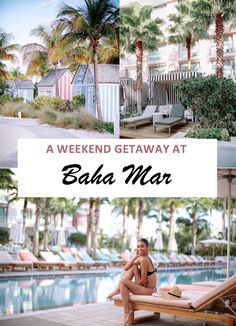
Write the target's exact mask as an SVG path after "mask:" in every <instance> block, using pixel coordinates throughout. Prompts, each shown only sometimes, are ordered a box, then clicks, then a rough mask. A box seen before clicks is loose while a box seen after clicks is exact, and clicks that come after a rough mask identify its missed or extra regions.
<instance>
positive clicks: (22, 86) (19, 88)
mask: <svg viewBox="0 0 236 326" xmlns="http://www.w3.org/2000/svg"><path fill="white" fill-rule="evenodd" d="M6 87H7V89H6V92H5V94H9V95H11V96H13V97H23V98H24V102H32V101H33V98H34V84H33V82H32V80H7V81H6Z"/></svg>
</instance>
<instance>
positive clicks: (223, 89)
mask: <svg viewBox="0 0 236 326" xmlns="http://www.w3.org/2000/svg"><path fill="white" fill-rule="evenodd" d="M176 89H177V93H178V97H179V99H180V101H181V103H182V104H183V105H184V106H185V107H188V108H190V109H191V110H192V111H193V112H194V115H195V116H196V117H197V120H198V125H199V126H200V127H203V128H219V129H226V130H227V131H228V133H229V136H232V135H235V134H236V85H235V83H234V82H233V81H232V80H231V79H227V78H217V76H215V75H211V76H198V77H194V78H189V79H186V80H183V81H181V82H180V83H178V85H176ZM220 133H221V132H220ZM221 134H222V133H221ZM225 136H226V135H225ZM225 136H224V137H225Z"/></svg>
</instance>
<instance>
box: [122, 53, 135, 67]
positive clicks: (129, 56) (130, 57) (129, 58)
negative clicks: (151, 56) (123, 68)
mask: <svg viewBox="0 0 236 326" xmlns="http://www.w3.org/2000/svg"><path fill="white" fill-rule="evenodd" d="M124 60H125V64H126V65H135V63H136V56H135V54H134V53H126V54H125V58H124Z"/></svg>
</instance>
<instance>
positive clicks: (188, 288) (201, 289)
mask: <svg viewBox="0 0 236 326" xmlns="http://www.w3.org/2000/svg"><path fill="white" fill-rule="evenodd" d="M177 285H178V287H179V288H180V289H181V291H182V292H183V291H199V292H205V291H210V290H211V289H212V286H208V285H205V286H203V285H202V286H200V285H195V284H177ZM172 287H173V285H165V286H162V287H161V288H160V290H162V291H169V290H170V289H171V288H172Z"/></svg>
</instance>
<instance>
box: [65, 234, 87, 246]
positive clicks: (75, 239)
mask: <svg viewBox="0 0 236 326" xmlns="http://www.w3.org/2000/svg"><path fill="white" fill-rule="evenodd" d="M86 240H87V236H86V234H83V233H81V232H76V233H72V234H71V235H70V236H69V237H68V241H69V242H70V243H71V244H73V245H76V246H85V245H86Z"/></svg>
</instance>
